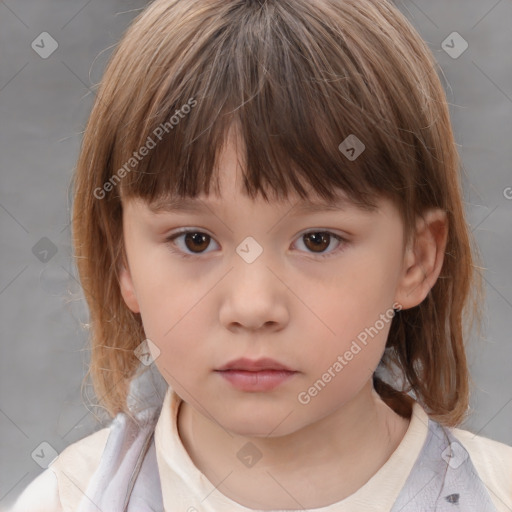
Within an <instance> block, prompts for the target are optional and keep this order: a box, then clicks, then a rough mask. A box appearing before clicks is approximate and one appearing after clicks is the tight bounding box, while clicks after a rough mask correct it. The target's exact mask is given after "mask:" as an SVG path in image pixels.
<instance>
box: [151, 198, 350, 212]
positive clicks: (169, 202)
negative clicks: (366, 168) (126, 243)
mask: <svg viewBox="0 0 512 512" xmlns="http://www.w3.org/2000/svg"><path fill="white" fill-rule="evenodd" d="M349 205H352V206H353V205H354V203H353V202H351V201H349V200H347V199H340V198H335V199H334V200H333V201H325V202H314V201H311V200H309V199H306V200H302V201H301V202H299V204H298V205H297V206H294V207H292V208H291V211H290V215H291V216H295V215H301V214H305V213H315V212H324V211H345V210H346V209H347V206H349ZM148 207H149V209H150V210H151V211H152V212H153V213H178V212H192V213H193V212H205V211H209V210H210V209H215V207H214V206H213V205H208V203H206V202H205V201H203V200H199V199H195V198H187V197H185V198H173V199H168V198H167V199H164V200H159V201H155V202H153V203H151V204H149V205H148Z"/></svg>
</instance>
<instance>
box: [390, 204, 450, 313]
mask: <svg viewBox="0 0 512 512" xmlns="http://www.w3.org/2000/svg"><path fill="white" fill-rule="evenodd" d="M447 240H448V218H447V215H446V212H445V211H443V210H440V209H432V210H428V211H427V212H425V213H424V214H423V215H422V216H421V217H420V218H418V220H417V223H416V236H415V238H414V240H413V241H412V242H411V244H410V245H409V246H408V247H407V248H406V253H405V255H404V265H403V273H402V276H401V278H400V282H399V285H398V288H397V292H396V297H395V300H396V301H397V302H399V303H400V304H401V305H402V309H408V308H412V307H414V306H417V305H418V304H420V303H421V302H423V300H424V299H425V297H426V296H427V295H428V293H429V291H430V290H431V288H432V287H433V286H434V284H435V283H436V281H437V278H438V277H439V274H440V272H441V269H442V267H443V261H444V253H445V250H446V244H447Z"/></svg>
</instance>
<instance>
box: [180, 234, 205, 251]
mask: <svg viewBox="0 0 512 512" xmlns="http://www.w3.org/2000/svg"><path fill="white" fill-rule="evenodd" d="M184 240H185V246H186V247H187V249H189V250H191V251H192V252H195V251H196V250H197V251H198V252H201V251H202V250H204V249H206V248H207V247H208V245H209V243H210V236H209V235H207V234H206V233H199V232H197V233H195V232H189V233H185V239H184Z"/></svg>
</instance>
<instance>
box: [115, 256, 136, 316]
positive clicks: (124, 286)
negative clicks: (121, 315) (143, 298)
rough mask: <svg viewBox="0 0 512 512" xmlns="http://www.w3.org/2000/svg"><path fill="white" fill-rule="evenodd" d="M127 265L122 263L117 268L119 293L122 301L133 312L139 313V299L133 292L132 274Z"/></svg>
mask: <svg viewBox="0 0 512 512" xmlns="http://www.w3.org/2000/svg"><path fill="white" fill-rule="evenodd" d="M127 267H128V265H126V263H123V264H122V265H121V268H120V270H119V286H120V288H121V295H122V296H123V299H124V302H125V303H126V305H127V306H128V307H129V308H130V310H131V311H132V312H133V313H140V308H139V301H138V300H137V296H136V294H135V288H134V286H133V281H132V276H131V274H130V271H129V270H128V268H127Z"/></svg>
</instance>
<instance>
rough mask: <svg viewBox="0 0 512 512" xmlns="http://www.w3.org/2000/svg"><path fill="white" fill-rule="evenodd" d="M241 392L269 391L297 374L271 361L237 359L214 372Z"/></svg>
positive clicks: (265, 359)
mask: <svg viewBox="0 0 512 512" xmlns="http://www.w3.org/2000/svg"><path fill="white" fill-rule="evenodd" d="M215 372H217V373H218V374H220V375H221V376H222V377H223V378H224V379H226V380H227V381H228V382H229V383H230V384H231V385H232V386H234V387H235V388H237V389H239V390H241V391H252V392H258V391H270V390H272V389H274V388H276V387H277V386H279V385H281V384H283V383H284V382H286V381H287V380H289V379H290V378H291V377H293V376H294V375H295V374H297V373H298V372H297V371H296V370H292V369H290V368H288V367H287V366H285V365H283V364H281V363H279V362H278V361H275V360H273V359H268V358H263V359H258V360H251V359H237V360H235V361H231V362H229V363H227V364H225V365H224V366H222V367H220V368H218V369H216V370H215Z"/></svg>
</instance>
